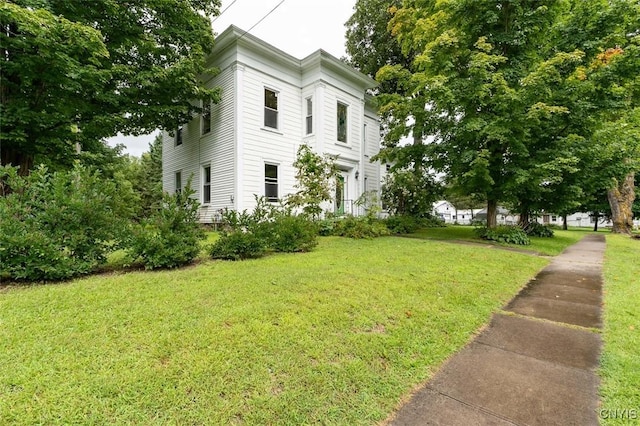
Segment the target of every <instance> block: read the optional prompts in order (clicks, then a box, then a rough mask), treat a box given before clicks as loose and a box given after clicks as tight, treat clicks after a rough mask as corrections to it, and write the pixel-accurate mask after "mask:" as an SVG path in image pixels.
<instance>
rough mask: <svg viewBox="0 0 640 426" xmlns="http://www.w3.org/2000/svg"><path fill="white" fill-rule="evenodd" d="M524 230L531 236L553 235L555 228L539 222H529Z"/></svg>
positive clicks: (548, 236)
mask: <svg viewBox="0 0 640 426" xmlns="http://www.w3.org/2000/svg"><path fill="white" fill-rule="evenodd" d="M524 232H526V233H527V235H529V236H531V237H547V238H550V237H553V229H551V228H550V227H548V226H545V225H542V224H541V223H538V222H529V223H528V224H527V225H526V226H525V227H524Z"/></svg>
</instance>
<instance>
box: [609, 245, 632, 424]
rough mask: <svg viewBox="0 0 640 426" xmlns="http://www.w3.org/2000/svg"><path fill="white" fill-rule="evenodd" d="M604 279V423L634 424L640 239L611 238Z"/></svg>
mask: <svg viewBox="0 0 640 426" xmlns="http://www.w3.org/2000/svg"><path fill="white" fill-rule="evenodd" d="M604 279H605V286H604V350H603V354H602V358H601V362H600V364H601V368H600V375H601V377H602V384H601V388H600V394H601V396H602V408H603V409H606V410H608V412H607V413H608V414H610V415H609V416H608V417H609V418H608V419H603V423H604V424H630V422H631V423H635V422H637V421H639V419H640V240H637V239H631V238H628V237H624V236H617V235H608V236H607V251H606V253H605V267H604ZM614 410H617V413H616V416H614V415H613V413H614V412H615V411H614ZM624 410H627V411H626V417H625V414H624ZM629 410H635V411H634V413H635V416H634V417H630V412H629ZM631 415H632V416H633V414H631ZM613 417H617V418H613Z"/></svg>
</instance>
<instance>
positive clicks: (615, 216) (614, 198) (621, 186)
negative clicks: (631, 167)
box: [607, 172, 636, 235]
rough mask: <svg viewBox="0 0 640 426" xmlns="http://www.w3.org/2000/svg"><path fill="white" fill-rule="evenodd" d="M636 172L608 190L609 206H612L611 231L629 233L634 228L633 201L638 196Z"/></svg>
mask: <svg viewBox="0 0 640 426" xmlns="http://www.w3.org/2000/svg"><path fill="white" fill-rule="evenodd" d="M634 177H635V175H634V172H631V173H629V174H628V175H627V176H626V177H625V178H624V179H623V180H621V181H619V182H617V185H616V186H615V187H613V188H611V189H609V190H608V191H607V198H608V200H609V206H610V207H611V221H612V222H613V228H612V229H611V232H613V233H616V234H629V235H631V229H632V228H633V211H632V206H633V201H634V200H635V198H636V193H635V188H634Z"/></svg>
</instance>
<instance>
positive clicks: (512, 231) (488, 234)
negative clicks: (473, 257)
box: [475, 225, 531, 245]
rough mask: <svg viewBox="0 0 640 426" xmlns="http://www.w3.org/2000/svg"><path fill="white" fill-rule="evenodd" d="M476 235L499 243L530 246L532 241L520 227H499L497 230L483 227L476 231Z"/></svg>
mask: <svg viewBox="0 0 640 426" xmlns="http://www.w3.org/2000/svg"><path fill="white" fill-rule="evenodd" d="M475 232H476V234H477V235H478V236H479V237H480V238H482V239H484V240H488V241H497V242H499V243H508V244H518V245H529V244H531V240H529V237H528V236H527V233H526V232H524V230H523V229H522V228H520V227H519V226H505V225H502V226H497V227H495V228H487V227H481V228H476V229H475Z"/></svg>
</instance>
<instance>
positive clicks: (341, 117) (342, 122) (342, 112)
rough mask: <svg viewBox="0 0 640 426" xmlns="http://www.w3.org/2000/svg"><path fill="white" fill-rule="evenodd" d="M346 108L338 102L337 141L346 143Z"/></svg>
mask: <svg viewBox="0 0 640 426" xmlns="http://www.w3.org/2000/svg"><path fill="white" fill-rule="evenodd" d="M348 110H349V108H348V106H347V105H346V104H343V103H342V102H338V116H337V119H338V141H340V142H347V129H348V122H347V114H348Z"/></svg>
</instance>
